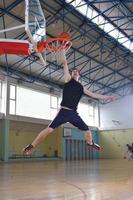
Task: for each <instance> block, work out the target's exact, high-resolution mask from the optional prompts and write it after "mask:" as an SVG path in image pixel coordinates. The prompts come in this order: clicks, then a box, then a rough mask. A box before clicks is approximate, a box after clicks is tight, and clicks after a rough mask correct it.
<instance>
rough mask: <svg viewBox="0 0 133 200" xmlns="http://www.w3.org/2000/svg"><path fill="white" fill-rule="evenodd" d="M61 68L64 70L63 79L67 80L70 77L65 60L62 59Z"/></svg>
mask: <svg viewBox="0 0 133 200" xmlns="http://www.w3.org/2000/svg"><path fill="white" fill-rule="evenodd" d="M63 70H64V80H65V82H68V81H69V80H70V79H71V75H70V73H69V69H68V64H67V60H64V62H63Z"/></svg>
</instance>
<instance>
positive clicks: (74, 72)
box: [72, 69, 80, 80]
mask: <svg viewBox="0 0 133 200" xmlns="http://www.w3.org/2000/svg"><path fill="white" fill-rule="evenodd" d="M79 77H80V74H79V71H78V70H77V69H74V70H73V71H72V78H74V79H77V80H78V79H79Z"/></svg>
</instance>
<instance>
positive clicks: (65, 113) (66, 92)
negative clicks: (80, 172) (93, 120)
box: [23, 60, 114, 154]
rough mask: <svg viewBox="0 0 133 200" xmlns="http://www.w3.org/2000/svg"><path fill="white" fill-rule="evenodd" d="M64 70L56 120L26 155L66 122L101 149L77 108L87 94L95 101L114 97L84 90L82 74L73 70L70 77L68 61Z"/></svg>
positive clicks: (40, 135)
mask: <svg viewBox="0 0 133 200" xmlns="http://www.w3.org/2000/svg"><path fill="white" fill-rule="evenodd" d="M63 68H64V80H65V84H64V89H63V98H62V102H61V107H60V110H59V112H58V114H57V116H56V117H55V118H54V120H53V121H52V122H51V123H50V124H49V126H48V127H47V128H45V129H43V130H42V131H41V132H40V133H39V134H38V135H37V137H36V138H35V139H34V141H33V142H32V143H31V144H29V145H28V146H26V147H25V148H24V149H23V153H24V154H31V153H32V150H33V149H34V148H35V147H36V146H37V145H38V144H39V143H41V142H42V141H43V140H44V139H45V138H46V137H47V136H48V135H49V134H50V133H51V132H52V131H53V130H54V129H55V128H57V127H58V126H60V125H61V124H64V123H66V122H70V123H71V124H73V125H74V126H76V127H77V128H79V129H80V130H82V131H83V132H84V137H85V139H86V142H87V145H88V146H91V147H92V148H94V149H96V150H100V149H101V148H100V146H99V145H98V144H96V143H94V141H93V139H92V133H91V131H90V130H89V128H88V126H87V125H86V124H85V122H84V121H83V120H82V119H81V117H80V116H79V115H78V113H77V106H78V103H79V101H80V99H81V97H82V95H83V94H86V95H88V96H90V97H92V98H95V99H103V100H114V97H113V96H106V95H101V94H96V93H93V92H91V91H90V90H88V89H86V88H84V87H83V86H82V85H81V83H80V82H79V78H80V73H79V71H78V70H77V69H73V70H72V74H71V75H70V73H69V70H68V65H67V60H65V61H64V63H63Z"/></svg>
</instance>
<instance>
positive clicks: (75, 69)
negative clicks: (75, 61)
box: [71, 67, 80, 75]
mask: <svg viewBox="0 0 133 200" xmlns="http://www.w3.org/2000/svg"><path fill="white" fill-rule="evenodd" d="M74 70H76V71H78V73H79V75H80V70H79V69H77V68H76V67H74V68H73V69H72V71H74ZM72 71H71V72H72Z"/></svg>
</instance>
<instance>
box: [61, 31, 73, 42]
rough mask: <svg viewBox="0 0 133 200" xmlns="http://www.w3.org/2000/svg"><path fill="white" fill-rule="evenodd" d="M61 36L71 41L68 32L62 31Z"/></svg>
mask: <svg viewBox="0 0 133 200" xmlns="http://www.w3.org/2000/svg"><path fill="white" fill-rule="evenodd" d="M59 38H64V39H66V40H69V41H70V40H71V36H70V35H69V33H67V32H62V33H60V35H59Z"/></svg>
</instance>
